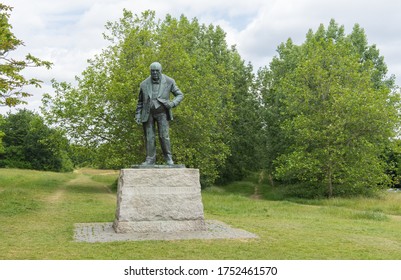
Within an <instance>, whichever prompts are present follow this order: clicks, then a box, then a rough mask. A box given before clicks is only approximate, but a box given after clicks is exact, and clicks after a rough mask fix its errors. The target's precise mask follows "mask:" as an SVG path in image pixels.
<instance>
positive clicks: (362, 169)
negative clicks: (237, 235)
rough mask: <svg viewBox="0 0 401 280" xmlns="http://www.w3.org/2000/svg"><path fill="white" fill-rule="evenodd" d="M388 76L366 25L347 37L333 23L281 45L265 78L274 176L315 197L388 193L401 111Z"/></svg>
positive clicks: (266, 70)
mask: <svg viewBox="0 0 401 280" xmlns="http://www.w3.org/2000/svg"><path fill="white" fill-rule="evenodd" d="M386 74H387V68H386V65H385V63H384V59H383V57H382V56H380V55H379V51H378V50H377V48H376V46H374V45H372V46H369V45H368V43H367V39H366V35H365V33H364V30H363V29H361V28H360V27H359V25H355V26H354V29H353V31H352V33H351V34H350V35H345V34H344V27H343V26H338V24H337V23H336V22H335V21H334V20H332V21H331V22H330V24H329V26H328V27H327V28H325V27H324V26H323V25H321V26H320V27H319V28H318V30H317V31H316V32H313V31H311V30H310V31H309V32H308V33H307V35H306V41H305V42H304V43H303V44H301V45H299V46H297V45H295V44H294V43H293V42H292V41H291V39H289V40H288V41H287V42H286V43H283V44H281V45H280V46H279V47H278V56H277V57H275V58H274V59H273V60H272V62H271V64H270V69H265V70H264V71H260V73H259V76H260V77H261V78H260V79H261V81H263V83H262V87H261V92H262V94H263V97H264V106H265V108H266V118H265V119H266V123H267V127H268V129H267V137H268V149H267V150H268V161H267V165H266V166H267V167H268V168H269V170H270V172H272V173H273V174H274V176H275V177H276V178H277V179H280V180H282V181H285V182H291V183H300V184H303V185H302V186H306V185H308V186H309V187H310V188H314V191H313V192H312V193H313V194H314V195H327V196H332V195H336V194H344V193H348V194H349V193H353V192H356V193H360V192H363V191H368V190H369V189H372V188H376V187H378V186H386V185H387V184H388V182H389V181H388V180H389V178H388V176H387V175H386V173H385V170H386V168H387V166H386V161H385V160H384V157H383V154H384V152H385V149H386V147H389V146H390V145H391V140H392V139H393V138H394V137H395V131H396V128H397V126H398V125H399V104H400V98H399V94H398V93H397V92H396V91H395V87H394V78H393V77H390V78H388V77H387V76H386ZM303 191H304V190H303ZM300 192H302V188H301V190H300Z"/></svg>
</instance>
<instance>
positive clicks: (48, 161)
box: [0, 110, 73, 171]
mask: <svg viewBox="0 0 401 280" xmlns="http://www.w3.org/2000/svg"><path fill="white" fill-rule="evenodd" d="M0 129H1V130H2V131H4V134H5V136H4V139H3V143H4V154H2V155H0V167H8V168H27V169H37V170H52V171H71V170H72V169H73V165H72V162H71V160H70V158H69V156H68V147H69V144H68V141H67V139H66V138H65V137H64V136H63V135H62V134H61V132H60V131H59V130H56V129H51V128H49V127H47V126H46V125H45V124H44V121H43V119H42V117H40V116H39V115H37V114H34V113H32V112H30V111H28V110H19V111H18V112H17V113H15V114H9V115H8V116H6V117H5V119H4V122H3V124H1V125H0Z"/></svg>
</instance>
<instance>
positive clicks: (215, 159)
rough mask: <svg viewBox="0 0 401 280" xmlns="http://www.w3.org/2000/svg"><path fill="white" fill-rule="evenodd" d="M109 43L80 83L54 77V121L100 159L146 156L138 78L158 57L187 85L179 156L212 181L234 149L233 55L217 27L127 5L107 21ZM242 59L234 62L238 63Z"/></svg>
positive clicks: (174, 128) (47, 111)
mask: <svg viewBox="0 0 401 280" xmlns="http://www.w3.org/2000/svg"><path fill="white" fill-rule="evenodd" d="M106 29H107V31H106V33H105V34H104V37H105V38H106V39H107V40H108V41H109V42H110V46H109V47H107V48H106V49H104V50H103V52H102V53H101V54H100V55H98V56H96V57H95V58H93V59H91V60H89V66H88V67H87V69H86V70H85V71H84V72H83V73H82V75H81V77H79V78H77V82H78V86H77V87H72V86H71V85H69V84H66V83H63V82H61V83H59V82H56V81H54V83H53V86H54V88H55V91H56V95H55V96H53V97H52V96H50V95H46V96H45V97H44V99H43V103H44V106H43V113H44V115H45V116H46V118H47V120H48V121H49V122H50V123H62V124H63V127H64V129H65V131H66V132H67V134H68V135H69V137H71V140H72V142H73V143H76V144H79V145H83V146H87V147H89V148H90V149H92V150H96V151H97V152H96V155H97V157H96V162H97V165H98V166H102V167H109V168H110V167H112V168H121V167H123V166H127V165H130V164H133V163H138V162H141V161H143V160H144V150H145V149H144V146H143V145H144V142H143V131H142V127H140V126H138V125H136V124H135V122H134V111H135V107H136V102H137V96H138V93H139V84H140V82H141V81H142V80H144V79H145V78H146V77H147V76H148V75H149V65H150V64H151V63H152V62H153V61H159V62H160V63H161V64H162V65H163V72H164V73H165V74H167V75H169V76H171V77H173V78H174V79H175V80H176V82H177V85H178V86H179V87H180V89H181V90H182V92H183V93H184V95H185V97H184V101H183V102H182V103H181V104H180V106H179V107H177V108H176V109H174V110H175V114H174V121H173V122H171V139H172V146H173V156H174V159H175V160H176V162H178V163H185V164H186V165H187V166H189V167H196V168H199V169H200V170H201V176H202V182H203V183H205V184H210V183H211V182H213V181H214V180H215V179H216V178H217V177H218V176H219V170H220V167H222V166H223V165H224V163H225V161H226V158H227V156H228V155H229V153H230V146H229V143H228V139H232V136H231V135H232V122H233V120H234V118H235V116H234V114H233V108H234V106H235V104H234V102H233V94H234V90H235V88H234V87H235V84H234V80H235V77H234V70H235V67H237V66H235V65H234V58H235V57H236V56H238V54H237V53H236V51H233V50H232V49H230V48H228V46H227V43H226V41H225V33H224V31H223V30H222V29H221V28H220V27H215V26H213V25H209V26H206V25H202V24H199V22H198V21H197V20H196V19H193V20H191V21H190V20H188V19H187V18H186V17H185V16H181V17H180V18H178V19H177V18H174V17H172V16H170V15H167V16H166V18H165V19H164V20H156V18H155V13H154V12H152V11H146V12H144V13H143V14H142V15H141V16H138V15H133V14H132V13H131V12H129V11H127V10H124V13H123V17H122V18H121V19H120V20H119V21H117V22H109V23H107V25H106ZM238 63H240V62H238V61H236V62H235V64H236V65H238Z"/></svg>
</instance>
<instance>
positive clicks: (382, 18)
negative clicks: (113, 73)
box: [0, 0, 401, 113]
mask: <svg viewBox="0 0 401 280" xmlns="http://www.w3.org/2000/svg"><path fill="white" fill-rule="evenodd" d="M0 2H2V3H3V4H7V5H9V6H12V7H14V10H13V11H12V13H11V18H10V22H11V24H12V26H13V32H14V34H15V35H16V36H17V38H18V39H21V40H22V41H24V43H25V46H24V47H20V48H19V49H18V50H17V51H16V52H14V53H11V54H10V56H14V55H17V56H18V55H22V54H27V53H31V54H33V55H35V56H37V57H39V58H41V59H45V60H49V61H51V62H53V63H54V66H53V67H52V69H50V70H45V69H31V70H29V71H28V72H27V74H26V76H27V77H35V78H39V79H41V80H43V81H44V85H43V87H42V88H41V89H39V90H36V89H34V90H33V91H32V92H34V96H33V97H31V98H29V99H27V101H28V102H29V105H28V106H25V107H26V108H28V109H32V110H36V111H38V107H39V106H40V104H41V95H42V93H43V92H48V93H51V92H52V88H51V85H50V80H51V79H53V78H55V79H56V80H58V81H67V82H74V77H75V76H76V75H80V74H81V72H82V71H83V70H84V69H85V68H86V67H87V59H89V58H93V56H94V55H95V54H97V53H99V52H100V51H101V49H103V48H105V47H106V46H107V43H108V42H107V41H105V40H104V39H103V37H102V33H103V32H104V31H105V28H104V25H105V23H106V22H107V21H116V20H118V19H119V18H120V17H121V16H122V10H123V8H126V9H128V10H130V11H132V12H133V13H134V14H140V13H141V12H143V11H144V10H154V11H156V16H157V17H158V18H161V19H164V17H165V15H166V14H171V15H172V16H174V17H179V16H180V15H181V14H184V15H185V16H186V17H188V18H189V19H192V18H194V17H196V18H197V19H198V20H199V21H200V22H201V23H205V24H211V23H212V24H214V25H220V26H221V27H222V28H223V30H224V31H225V32H226V33H227V37H226V39H227V42H228V44H229V45H236V46H237V49H238V51H239V53H240V55H241V56H242V58H243V59H244V60H245V61H247V62H248V61H250V62H251V63H252V64H253V66H254V68H255V69H258V68H259V67H261V66H266V65H269V63H270V61H271V58H272V57H273V56H274V55H276V48H277V46H278V45H279V44H280V43H281V42H284V41H286V40H287V39H288V38H289V37H290V38H292V39H293V41H294V42H295V43H297V44H301V43H302V42H304V40H305V35H306V33H307V31H308V30H309V29H313V30H314V31H315V30H316V29H317V28H318V26H319V25H320V24H321V23H323V24H324V25H325V26H327V25H328V23H329V21H330V19H332V18H333V19H335V20H336V22H337V23H338V24H340V25H344V27H345V32H346V33H347V34H348V33H350V32H351V31H352V27H353V26H354V24H355V23H358V24H360V26H361V27H362V28H364V29H365V32H366V34H367V38H368V41H369V44H376V45H377V46H378V48H379V50H380V53H381V55H383V56H384V58H385V62H386V64H387V66H388V70H389V71H388V73H389V74H394V75H396V77H397V84H398V85H401V54H400V52H401V51H400V50H401V1H400V0H380V1H373V0H246V1H240V0H191V1H188V0H152V1H144V0H130V1H127V0H32V1H28V0H0ZM20 108H21V107H20ZM6 111H9V109H7V108H5V107H0V113H4V112H6Z"/></svg>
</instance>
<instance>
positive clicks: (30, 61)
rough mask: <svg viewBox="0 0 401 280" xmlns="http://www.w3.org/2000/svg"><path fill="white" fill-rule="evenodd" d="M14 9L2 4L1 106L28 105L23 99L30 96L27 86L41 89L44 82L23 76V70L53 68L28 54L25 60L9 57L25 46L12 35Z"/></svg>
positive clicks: (0, 44) (0, 23)
mask: <svg viewBox="0 0 401 280" xmlns="http://www.w3.org/2000/svg"><path fill="white" fill-rule="evenodd" d="M10 11H12V8H11V7H9V6H6V5H4V4H1V3H0V106H9V107H12V106H15V105H18V104H21V103H26V102H25V101H23V100H22V99H23V98H24V97H28V96H30V95H31V94H29V93H28V92H27V91H25V90H24V87H25V86H28V85H32V86H35V87H40V84H41V82H42V81H40V80H38V79H35V78H31V79H27V78H25V77H24V76H23V75H22V73H21V72H22V70H24V69H25V68H27V67H40V66H44V67H46V68H48V69H49V68H50V67H51V63H50V62H48V61H43V60H40V59H38V58H37V57H35V56H33V55H31V54H28V55H26V56H25V59H13V58H11V57H9V54H10V52H12V51H14V50H16V49H17V48H18V47H20V46H23V45H24V43H23V42H22V41H21V40H19V39H17V38H16V37H15V35H14V34H13V33H12V31H11V29H12V26H11V24H10V23H9V21H8V20H9V17H10V14H9V12H10Z"/></svg>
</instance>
